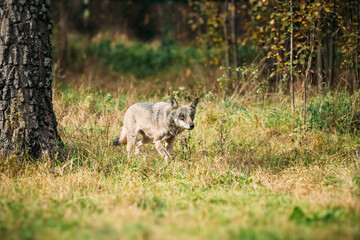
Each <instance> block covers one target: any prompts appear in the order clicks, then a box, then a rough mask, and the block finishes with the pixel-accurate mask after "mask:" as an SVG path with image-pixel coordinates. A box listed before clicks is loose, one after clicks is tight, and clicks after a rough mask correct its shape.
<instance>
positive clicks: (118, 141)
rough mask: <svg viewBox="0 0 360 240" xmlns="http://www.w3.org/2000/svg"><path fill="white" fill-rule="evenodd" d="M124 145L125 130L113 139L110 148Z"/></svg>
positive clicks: (125, 141) (125, 140)
mask: <svg viewBox="0 0 360 240" xmlns="http://www.w3.org/2000/svg"><path fill="white" fill-rule="evenodd" d="M125 143H127V139H126V131H125V129H124V128H123V129H122V130H121V134H120V137H118V138H116V139H114V140H113V141H112V142H111V143H110V145H112V146H119V145H120V144H125Z"/></svg>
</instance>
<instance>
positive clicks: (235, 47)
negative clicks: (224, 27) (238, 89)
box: [231, 0, 239, 81]
mask: <svg viewBox="0 0 360 240" xmlns="http://www.w3.org/2000/svg"><path fill="white" fill-rule="evenodd" d="M235 18H236V8H235V2H234V0H231V41H232V44H233V55H234V70H236V69H237V68H238V66H239V64H238V52H237V51H238V45H237V36H236V21H235V20H236V19H235ZM235 72H236V80H237V81H238V80H239V72H238V71H235Z"/></svg>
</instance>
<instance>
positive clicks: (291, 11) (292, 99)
mask: <svg viewBox="0 0 360 240" xmlns="http://www.w3.org/2000/svg"><path fill="white" fill-rule="evenodd" d="M290 14H291V26H290V28H291V32H290V81H291V112H292V113H294V110H295V83H294V71H293V67H294V10H293V1H292V0H290Z"/></svg>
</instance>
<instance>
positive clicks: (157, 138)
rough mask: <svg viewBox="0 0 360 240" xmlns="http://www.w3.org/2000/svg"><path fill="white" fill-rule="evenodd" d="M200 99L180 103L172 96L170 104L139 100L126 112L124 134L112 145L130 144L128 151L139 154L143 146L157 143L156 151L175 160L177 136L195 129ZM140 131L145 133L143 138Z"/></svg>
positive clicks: (165, 157)
mask: <svg viewBox="0 0 360 240" xmlns="http://www.w3.org/2000/svg"><path fill="white" fill-rule="evenodd" d="M198 102H199V99H198V98H196V99H195V100H194V101H192V102H191V103H190V104H188V105H179V103H178V102H177V101H176V99H175V98H172V99H171V101H170V103H167V102H157V103H151V102H143V103H136V104H134V105H132V106H130V107H129V109H128V110H127V111H126V112H125V116H124V124H123V127H122V130H121V133H120V137H119V138H116V139H115V140H113V141H112V142H111V144H112V145H113V146H117V145H120V144H127V147H126V148H127V151H128V153H129V154H131V153H132V151H134V150H135V154H137V153H139V148H140V146H141V145H143V144H146V143H151V142H153V143H154V144H155V148H156V150H157V151H158V152H159V154H160V155H161V156H162V157H163V158H164V159H165V161H166V162H167V161H168V160H169V159H171V155H170V154H171V152H172V146H173V143H174V140H175V138H176V136H177V135H179V134H180V133H181V132H183V131H184V130H185V129H186V130H192V129H193V128H194V127H195V125H194V122H193V121H194V118H195V112H196V106H197V104H198ZM139 134H140V135H141V136H142V137H141V138H140V139H138V135H139ZM163 142H165V148H164V146H163Z"/></svg>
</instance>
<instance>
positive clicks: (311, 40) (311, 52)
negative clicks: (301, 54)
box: [303, 30, 315, 126]
mask: <svg viewBox="0 0 360 240" xmlns="http://www.w3.org/2000/svg"><path fill="white" fill-rule="evenodd" d="M314 38H315V36H314V33H313V32H312V30H311V33H310V44H309V45H310V54H309V59H308V67H307V69H306V73H305V80H304V112H303V125H304V126H305V124H306V103H307V87H308V82H309V78H310V74H311V73H310V71H311V64H312V54H313V52H314Z"/></svg>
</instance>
